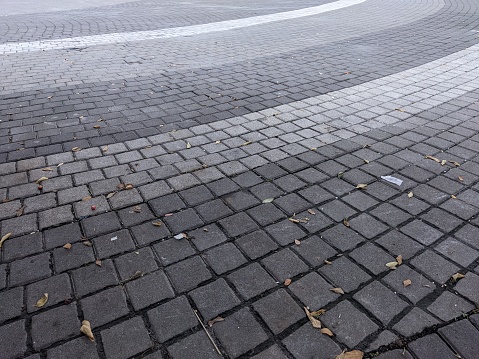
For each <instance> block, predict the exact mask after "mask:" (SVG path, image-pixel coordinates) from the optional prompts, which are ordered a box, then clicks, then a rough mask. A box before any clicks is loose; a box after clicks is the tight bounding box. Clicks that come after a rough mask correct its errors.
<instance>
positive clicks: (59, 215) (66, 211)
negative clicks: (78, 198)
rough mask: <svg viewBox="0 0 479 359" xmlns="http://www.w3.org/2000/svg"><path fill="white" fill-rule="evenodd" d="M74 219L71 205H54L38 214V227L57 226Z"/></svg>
mask: <svg viewBox="0 0 479 359" xmlns="http://www.w3.org/2000/svg"><path fill="white" fill-rule="evenodd" d="M73 219H74V217H73V213H72V206H71V205H67V206H62V207H55V208H52V209H47V210H46V211H43V212H40V213H39V214H38V222H39V227H40V229H45V228H48V227H53V226H58V225H60V224H64V223H68V222H72V221H73Z"/></svg>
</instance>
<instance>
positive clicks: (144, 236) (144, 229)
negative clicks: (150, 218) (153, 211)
mask: <svg viewBox="0 0 479 359" xmlns="http://www.w3.org/2000/svg"><path fill="white" fill-rule="evenodd" d="M131 231H132V233H133V236H134V237H135V241H136V243H138V244H139V245H144V244H149V243H151V242H154V241H157V240H159V239H163V238H166V237H168V236H169V235H170V231H169V230H168V228H166V225H164V224H162V225H161V226H160V227H157V226H154V225H153V224H152V223H151V222H147V223H144V224H140V225H139V226H135V227H132V228H131Z"/></svg>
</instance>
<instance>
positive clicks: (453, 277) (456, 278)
mask: <svg viewBox="0 0 479 359" xmlns="http://www.w3.org/2000/svg"><path fill="white" fill-rule="evenodd" d="M464 277H465V275H464V274H462V273H456V274H454V275H453V276H452V277H451V278H452V280H453V281H454V282H457V281H458V280H459V279H461V278H464Z"/></svg>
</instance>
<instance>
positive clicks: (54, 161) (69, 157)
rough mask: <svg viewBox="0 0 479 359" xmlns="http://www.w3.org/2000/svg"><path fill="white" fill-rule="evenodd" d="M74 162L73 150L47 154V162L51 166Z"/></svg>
mask: <svg viewBox="0 0 479 359" xmlns="http://www.w3.org/2000/svg"><path fill="white" fill-rule="evenodd" d="M67 162H73V154H72V152H63V153H57V154H54V155H50V156H47V164H48V165H49V166H57V165H58V164H60V163H67Z"/></svg>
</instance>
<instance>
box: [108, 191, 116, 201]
mask: <svg viewBox="0 0 479 359" xmlns="http://www.w3.org/2000/svg"><path fill="white" fill-rule="evenodd" d="M115 194H117V192H116V191H115V192H110V193H108V194H107V195H106V198H107V199H108V198H111V197H113V196H114V195H115Z"/></svg>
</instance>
